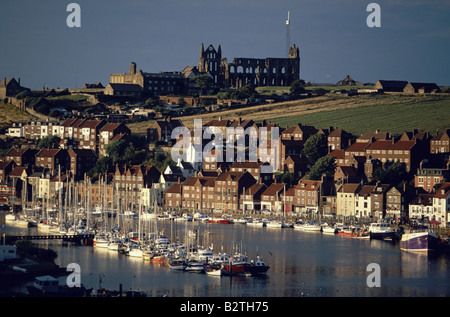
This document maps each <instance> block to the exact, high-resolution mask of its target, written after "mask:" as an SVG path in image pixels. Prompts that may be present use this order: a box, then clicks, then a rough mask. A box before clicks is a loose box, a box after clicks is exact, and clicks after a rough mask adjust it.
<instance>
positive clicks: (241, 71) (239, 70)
mask: <svg viewBox="0 0 450 317" xmlns="http://www.w3.org/2000/svg"><path fill="white" fill-rule="evenodd" d="M237 72H238V74H242V73H243V72H244V67H242V66H238V67H237Z"/></svg>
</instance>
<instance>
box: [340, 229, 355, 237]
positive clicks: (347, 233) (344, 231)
mask: <svg viewBox="0 0 450 317" xmlns="http://www.w3.org/2000/svg"><path fill="white" fill-rule="evenodd" d="M352 233H353V230H352V228H350V227H347V226H342V227H339V228H338V235H340V236H343V237H347V238H351V236H352Z"/></svg>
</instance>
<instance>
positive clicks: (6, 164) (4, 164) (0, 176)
mask: <svg viewBox="0 0 450 317" xmlns="http://www.w3.org/2000/svg"><path fill="white" fill-rule="evenodd" d="M15 166H17V164H16V163H15V162H14V161H12V160H8V161H0V181H1V182H5V181H6V180H7V179H8V175H9V174H10V173H11V171H12V170H13V169H14V167H15Z"/></svg>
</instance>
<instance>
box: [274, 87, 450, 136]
mask: <svg viewBox="0 0 450 317" xmlns="http://www.w3.org/2000/svg"><path fill="white" fill-rule="evenodd" d="M383 99H385V100H383ZM383 101H384V102H386V103H384V102H383ZM387 101H389V104H387ZM271 121H272V122H274V123H278V124H279V125H280V126H286V125H287V126H290V125H294V124H297V123H299V122H300V123H302V124H307V125H313V126H315V127H316V128H328V127H330V126H334V127H339V128H341V129H344V130H346V131H348V132H350V133H353V134H355V135H358V134H362V133H365V132H372V131H375V130H376V129H378V130H380V131H386V132H390V133H391V134H402V133H403V132H404V131H411V130H413V129H418V130H419V131H420V130H423V131H428V132H430V133H432V134H433V135H434V134H435V132H436V130H443V129H449V128H450V96H417V98H415V101H413V102H411V101H408V102H406V101H405V100H404V99H403V97H402V96H401V95H384V96H379V97H374V100H373V103H372V104H369V105H362V106H361V107H357V108H349V109H330V110H328V111H321V112H315V113H309V114H304V115H294V116H289V117H279V118H273V119H272V120H271Z"/></svg>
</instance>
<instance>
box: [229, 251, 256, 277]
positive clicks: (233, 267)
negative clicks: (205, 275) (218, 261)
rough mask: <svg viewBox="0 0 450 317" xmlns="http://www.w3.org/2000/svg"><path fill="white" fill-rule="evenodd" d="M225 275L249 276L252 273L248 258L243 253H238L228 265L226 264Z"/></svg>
mask: <svg viewBox="0 0 450 317" xmlns="http://www.w3.org/2000/svg"><path fill="white" fill-rule="evenodd" d="M222 267H223V274H224V275H241V276H248V275H251V273H250V263H249V262H248V258H247V256H245V255H243V254H242V253H236V254H235V255H233V256H232V257H231V258H230V261H229V262H228V263H224V264H223V265H222Z"/></svg>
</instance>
